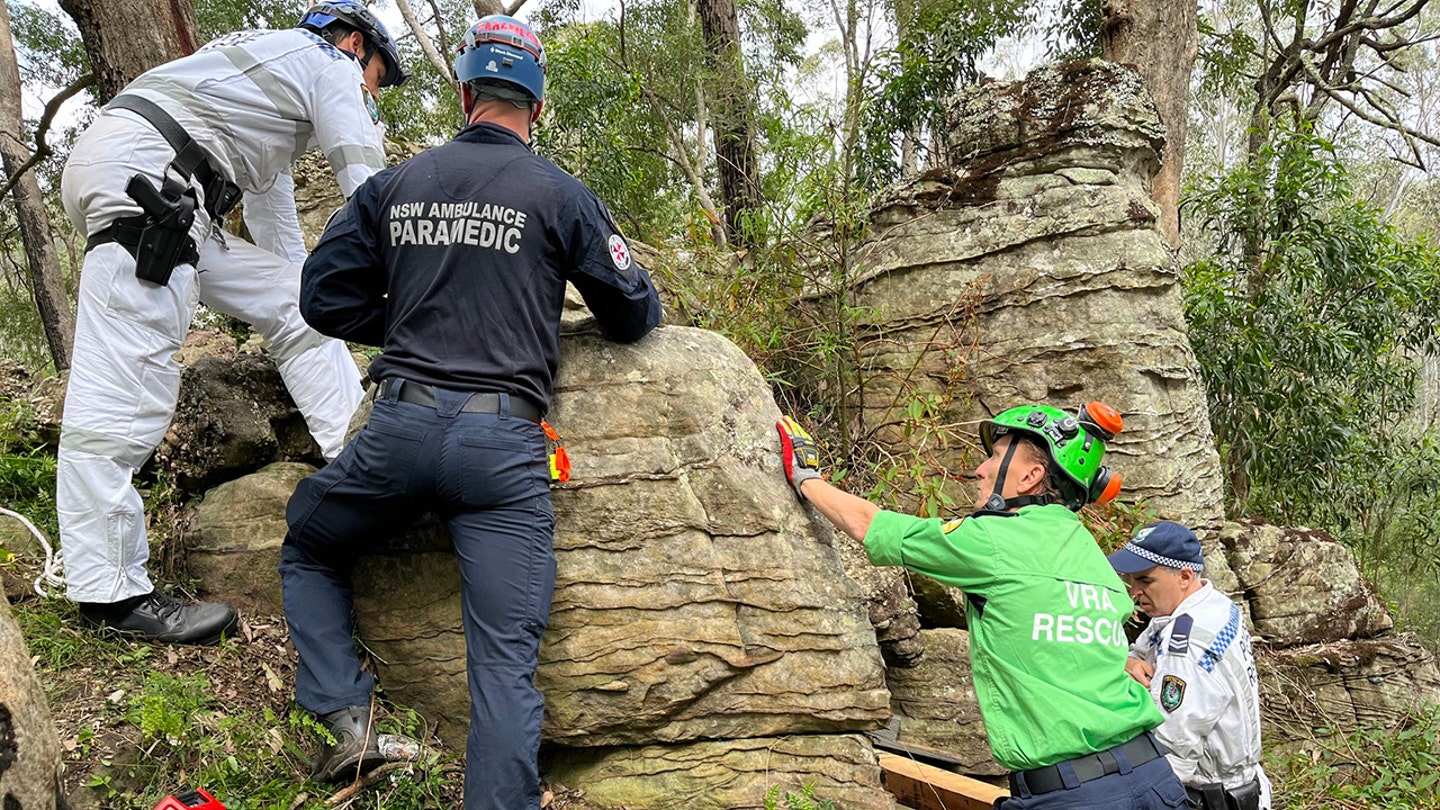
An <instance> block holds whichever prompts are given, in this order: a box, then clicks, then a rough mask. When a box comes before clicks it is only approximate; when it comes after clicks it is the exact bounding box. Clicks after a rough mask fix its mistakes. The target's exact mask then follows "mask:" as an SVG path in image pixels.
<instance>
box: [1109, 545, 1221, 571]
mask: <svg viewBox="0 0 1440 810" xmlns="http://www.w3.org/2000/svg"><path fill="white" fill-rule="evenodd" d="M1122 550H1123V551H1128V552H1130V553H1131V554H1134V555H1135V556H1137V557H1142V558H1144V559H1147V560H1149V561H1150V562H1153V563H1155V564H1156V565H1163V566H1165V567H1166V568H1189V569H1190V570H1191V571H1204V570H1205V565H1204V563H1198V562H1190V561H1189V560H1176V559H1172V558H1170V557H1165V556H1161V555H1159V554H1156V553H1155V552H1153V551H1151V550H1150V549H1148V548H1141V547H1140V546H1137V545H1135V544H1134V543H1126V544H1125V548H1124V549H1122Z"/></svg>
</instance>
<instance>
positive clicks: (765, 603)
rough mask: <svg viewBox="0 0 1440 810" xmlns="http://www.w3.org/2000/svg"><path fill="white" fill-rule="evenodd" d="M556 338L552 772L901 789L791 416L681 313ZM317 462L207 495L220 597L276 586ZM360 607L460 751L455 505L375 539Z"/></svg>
mask: <svg viewBox="0 0 1440 810" xmlns="http://www.w3.org/2000/svg"><path fill="white" fill-rule="evenodd" d="M562 357H563V360H562V363H561V368H560V376H559V379H558V381H557V387H556V396H555V404H554V407H553V408H552V410H551V413H550V415H549V417H548V418H549V420H550V421H551V423H552V424H553V425H554V426H555V427H556V428H557V430H559V431H560V433H561V434H562V436H563V438H564V441H565V444H566V448H567V450H568V451H569V453H570V456H571V458H572V460H573V463H574V470H573V478H572V480H571V482H570V483H569V484H568V485H565V486H564V487H562V488H560V489H559V490H557V491H556V492H555V513H556V531H555V549H556V557H557V563H558V579H557V584H556V591H555V598H554V607H553V609H552V612H551V617H550V626H549V630H548V632H547V633H546V635H545V639H544V642H543V644H542V647H541V665H540V671H539V676H538V679H537V682H538V684H539V686H540V688H541V689H542V691H543V692H544V693H545V695H546V701H547V707H546V715H545V723H544V735H545V739H546V740H547V741H549V742H551V743H553V744H555V745H556V747H557V748H556V753H555V754H554V756H553V763H552V764H551V765H550V766H549V768H550V775H551V777H552V778H555V779H558V780H559V781H562V782H564V783H565V784H567V785H569V786H571V787H579V788H583V789H585V790H586V792H587V795H589V796H590V797H591V800H592V801H601V802H609V801H612V800H613V801H614V803H615V805H614V806H620V805H622V804H623V806H625V807H629V808H632V810H641V809H642V808H650V807H657V808H658V807H679V806H685V807H712V806H713V807H715V808H721V807H727V808H728V807H734V808H743V807H757V808H758V807H762V806H763V805H764V798H765V793H766V790H767V789H768V788H769V787H771V786H772V785H778V786H782V787H783V789H784V790H786V791H798V790H799V788H800V787H801V786H802V785H804V784H806V783H813V784H815V785H816V786H817V789H818V790H819V795H821V796H833V797H835V798H836V799H837V800H839V799H843V806H845V807H857V808H889V807H890V806H891V799H890V797H889V794H888V793H886V792H885V791H884V790H883V789H882V788H881V786H880V783H879V767H878V764H877V761H876V759H875V756H874V752H873V750H871V748H870V746H869V743H868V742H867V741H866V740H865V738H864V737H863V736H858V735H857V734H855V732H860V731H865V730H868V729H873V728H877V727H879V726H881V725H883V724H884V722H885V720H886V718H887V717H888V715H889V693H888V692H887V691H886V689H885V684H884V666H883V662H882V660H881V656H880V651H879V647H878V646H877V644H876V640H875V631H874V629H873V628H872V627H871V623H870V619H869V614H870V609H871V605H869V604H868V603H867V602H866V600H865V597H864V594H863V593H862V591H861V590H860V588H859V587H857V585H856V584H855V583H854V582H853V581H852V580H850V579H849V578H847V577H846V576H845V574H844V570H843V567H842V562H841V558H840V555H839V553H838V552H837V550H836V548H835V547H834V545H833V543H834V539H833V533H832V532H831V531H830V530H829V529H828V528H827V527H825V526H824V525H822V524H820V523H817V522H815V521H814V520H813V519H812V516H811V515H809V514H807V513H806V511H805V510H804V509H803V508H802V507H801V505H800V504H799V502H798V501H797V500H796V499H795V497H794V494H793V493H792V492H791V491H790V489H789V487H788V486H786V485H785V482H784V475H783V473H782V472H781V470H780V467H779V454H778V449H779V445H778V440H777V438H776V434H775V428H774V423H775V421H776V419H778V418H779V415H780V414H779V412H778V410H777V409H776V407H775V404H774V401H773V399H772V397H771V393H770V390H769V388H768V386H766V385H765V383H764V381H763V379H762V378H761V377H760V374H759V372H758V370H757V369H756V368H755V366H754V364H753V363H751V362H750V360H749V359H748V358H746V357H745V356H744V355H743V354H742V353H741V352H740V350H739V349H738V348H736V347H735V346H734V344H732V343H730V342H729V341H727V340H725V339H724V338H721V337H719V336H718V335H715V334H714V333H709V332H704V331H701V330H696V329H688V328H678V327H665V328H662V329H660V330H657V331H656V332H655V333H654V334H652V335H651V336H649V337H647V338H646V339H645V340H644V341H642V342H640V343H638V344H634V345H628V346H620V345H616V344H612V343H608V342H606V341H604V340H603V339H601V338H599V337H598V336H595V335H591V334H570V335H566V336H565V337H564V338H563V351H562ZM306 469H307V468H305V467H304V466H303V465H293V464H275V465H271V466H269V467H267V468H266V469H264V470H262V471H261V472H259V473H256V474H253V475H250V476H246V477H244V478H241V479H239V480H236V481H232V482H230V483H227V484H225V485H223V486H221V487H218V488H216V489H213V490H211V492H210V493H209V494H208V495H207V496H206V498H205V501H204V502H202V503H201V505H200V506H199V507H198V508H197V509H196V511H195V514H194V519H193V521H192V529H191V535H192V537H193V538H194V541H193V542H192V547H191V551H190V560H191V565H192V568H193V567H195V566H197V565H198V566H200V568H201V570H205V571H206V572H207V574H206V576H205V581H206V583H207V588H206V592H207V594H208V595H210V596H213V597H215V598H224V599H229V600H234V601H236V602H239V603H241V604H243V605H246V606H253V607H254V608H255V609H259V610H262V611H263V610H265V608H266V606H267V605H270V604H273V603H272V602H271V601H270V600H272V599H273V598H274V596H273V594H274V585H275V583H276V580H275V579H274V573H273V572H274V568H273V560H274V559H275V556H276V553H277V552H276V549H277V548H278V544H279V542H280V540H281V539H283V536H284V523H283V515H284V511H283V508H284V499H283V498H282V497H281V496H282V495H283V494H284V493H285V492H286V491H287V490H288V489H290V488H293V485H294V481H295V480H298V477H300V476H302V475H303V474H304V472H305V471H306ZM847 542H849V541H847ZM241 569H245V570H251V571H259V572H260V574H261V576H258V577H247V576H245V575H244V570H241ZM227 571H228V572H229V573H227ZM355 606H356V613H357V616H358V618H359V633H360V635H361V637H362V638H363V640H364V642H365V644H366V645H367V647H368V648H369V649H370V650H372V651H373V652H374V653H375V656H376V659H377V661H378V662H379V664H378V666H379V669H380V679H381V683H382V684H383V686H384V688H385V690H386V693H387V694H388V695H389V696H390V697H391V698H393V699H395V700H396V701H398V702H400V703H402V704H405V705H408V706H412V707H414V708H416V709H418V710H420V711H421V712H422V713H423V714H424V715H425V716H426V717H428V718H431V719H433V720H436V721H438V722H439V723H440V733H441V735H442V737H443V738H445V739H446V740H448V741H449V742H451V743H452V744H454V745H456V746H457V747H461V748H463V745H464V739H465V733H466V730H467V723H468V706H469V693H468V691H467V686H466V675H465V640H464V637H463V635H462V633H461V620H460V581H459V574H458V570H457V568H456V564H455V560H454V555H453V552H452V551H451V550H450V541H449V537H448V535H447V534H446V533H445V531H444V529H443V528H442V527H441V526H440V524H439V523H438V522H436V521H433V520H430V521H426V522H424V523H422V524H421V525H419V526H417V527H416V528H415V529H414V530H413V531H412V532H410V533H409V534H408V535H407V536H406V537H404V538H396V539H395V542H394V544H393V545H391V546H390V547H389V548H388V549H387V550H386V551H385V552H382V553H380V554H377V555H375V556H372V557H367V558H365V559H363V560H362V561H361V563H360V565H359V567H358V569H357V571H356V574H355ZM912 635H913V634H912ZM824 786H831V787H833V790H829V789H828V788H826V787H824ZM827 791H828V792H827ZM603 797H611V798H610V799H606V798H603ZM676 797H692V798H694V802H693V803H687V804H676V803H675V802H676V801H678V799H677V798H676ZM698 797H705V798H703V799H702V798H698ZM707 802H708V804H707Z"/></svg>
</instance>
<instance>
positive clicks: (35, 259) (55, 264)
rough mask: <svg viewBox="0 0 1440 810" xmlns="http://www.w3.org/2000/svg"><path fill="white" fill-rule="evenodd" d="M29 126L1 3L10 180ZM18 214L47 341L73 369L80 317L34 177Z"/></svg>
mask: <svg viewBox="0 0 1440 810" xmlns="http://www.w3.org/2000/svg"><path fill="white" fill-rule="evenodd" d="M24 135H25V123H24V118H23V117H22V114H21V110H20V69H19V66H18V65H17V64H16V62H15V48H14V45H13V40H12V39H11V35H10V12H9V10H8V9H7V8H6V6H5V4H4V3H3V2H0V158H3V160H0V164H3V166H4V167H5V175H6V177H11V176H13V175H14V174H15V173H16V172H17V171H19V169H20V166H21V164H23V163H24V162H25V159H26V158H27V157H29V155H30V147H29V145H28V144H27V143H26V140H25V137H24ZM12 193H13V194H14V195H15V215H16V218H17V219H18V220H19V222H20V237H21V240H22V241H23V242H24V243H25V258H26V259H27V260H28V263H29V266H30V289H31V291H32V293H33V294H34V295H35V306H36V307H38V308H39V310H40V322H41V323H43V324H44V326H45V342H46V344H48V345H49V347H50V358H51V359H52V360H53V361H54V362H55V370H56V371H63V370H64V369H67V368H69V367H70V346H71V344H72V343H73V342H74V341H75V315H74V313H72V312H71V311H70V302H69V301H68V300H67V299H66V298H65V288H64V285H63V284H62V283H61V280H60V261H59V259H58V258H57V257H56V253H55V243H54V241H52V239H51V235H50V215H49V214H48V213H46V209H45V199H44V198H43V197H42V196H41V194H40V184H39V183H38V182H37V181H36V180H35V173H34V172H26V173H25V175H24V176H23V177H21V178H20V179H19V180H17V181H16V183H15V187H14V188H13V189H12Z"/></svg>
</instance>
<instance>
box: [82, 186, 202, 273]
mask: <svg viewBox="0 0 1440 810" xmlns="http://www.w3.org/2000/svg"><path fill="white" fill-rule="evenodd" d="M125 193H126V194H129V195H130V197H131V198H132V199H134V200H135V203H136V204H137V205H139V206H140V210H141V211H144V212H145V213H143V214H140V215H138V216H133V217H124V218H121V219H117V220H115V222H114V223H113V224H112V225H111V226H110V227H108V228H106V229H105V230H103V231H101V232H99V233H97V234H95V235H94V236H91V237H90V238H89V240H87V241H86V244H85V249H86V250H90V249H92V248H94V247H95V246H96V245H103V244H105V243H106V242H118V243H119V244H120V245H122V246H123V247H124V248H125V249H126V250H128V251H130V255H131V256H134V257H135V277H136V278H138V279H140V280H142V281H148V282H150V283H151V284H158V285H160V286H162V287H163V286H165V285H166V284H168V283H170V274H171V273H173V272H174V271H175V268H176V267H179V266H180V265H182V264H195V263H196V262H197V261H199V260H200V251H199V250H197V249H196V247H195V240H193V239H191V238H190V227H191V226H192V225H194V224H195V206H196V198H195V191H194V190H193V189H191V188H190V187H189V185H187V184H185V183H181V182H178V181H176V180H174V179H172V178H170V177H168V176H167V177H166V178H165V181H164V183H162V184H161V186H160V188H159V189H156V188H155V184H154V183H153V182H151V180H150V178H148V177H146V176H145V175H143V174H137V175H135V176H134V177H131V178H130V182H129V184H127V185H126V186H125Z"/></svg>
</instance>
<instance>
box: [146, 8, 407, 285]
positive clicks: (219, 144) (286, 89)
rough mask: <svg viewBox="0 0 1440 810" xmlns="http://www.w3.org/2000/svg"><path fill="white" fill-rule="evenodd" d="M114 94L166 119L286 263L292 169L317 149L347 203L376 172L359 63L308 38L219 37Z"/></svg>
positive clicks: (298, 254) (374, 111) (296, 253)
mask: <svg viewBox="0 0 1440 810" xmlns="http://www.w3.org/2000/svg"><path fill="white" fill-rule="evenodd" d="M122 92H123V93H128V94H135V95H140V96H144V97H145V98H148V99H150V100H151V101H153V102H155V103H156V104H159V105H160V106H161V107H162V108H164V110H165V111H166V112H168V113H169V114H170V115H171V116H172V117H174V118H175V120H176V121H177V122H178V123H179V124H180V126H182V127H184V129H185V131H186V132H187V133H189V135H190V137H192V138H194V139H195V141H196V142H197V143H199V144H200V147H201V148H202V149H204V150H205V152H206V154H207V155H208V156H209V158H210V162H211V164H212V165H213V166H214V167H215V168H216V169H218V170H220V171H221V172H222V173H224V174H225V175H226V176H227V177H228V178H229V179H230V180H231V181H233V182H234V183H235V184H236V185H237V186H239V187H240V188H241V190H243V191H244V192H245V222H246V224H247V225H248V226H249V227H250V230H251V233H252V234H253V235H254V236H255V241H256V244H258V245H260V246H261V247H263V248H266V249H267V250H270V251H271V252H273V253H277V254H279V255H281V256H284V257H286V258H289V259H291V260H292V261H297V262H298V261H304V258H305V251H304V244H303V242H302V241H301V236H300V226H299V222H298V219H297V218H296V215H295V201H294V197H293V189H294V182H293V180H292V178H291V175H290V166H291V164H292V163H294V161H295V159H296V158H298V157H300V155H301V154H303V153H304V152H305V150H306V149H308V148H310V147H312V146H318V147H319V148H320V150H321V151H322V152H324V154H325V157H326V158H327V159H328V160H329V161H330V166H331V168H332V169H334V171H335V179H336V180H337V181H338V182H339V185H340V190H341V192H343V193H344V194H345V196H346V197H349V196H350V195H351V194H352V193H353V192H354V191H355V189H356V188H358V187H359V185H360V184H361V183H363V182H365V180H366V179H367V178H369V177H370V175H372V174H374V173H376V172H378V171H380V170H381V169H383V168H385V149H384V128H383V127H382V126H381V125H380V114H379V110H378V108H377V107H376V106H375V99H374V97H373V96H371V95H370V91H369V90H368V89H367V88H366V87H365V76H364V73H363V71H362V70H361V68H360V64H359V62H357V61H356V60H355V59H353V58H351V57H350V56H349V55H348V54H346V53H345V52H343V51H341V50H339V49H338V48H336V47H334V46H333V45H330V44H329V43H327V42H325V41H324V40H323V39H321V38H320V37H319V36H317V35H315V34H314V33H312V32H310V31H306V30H303V29H298V28H292V29H288V30H280V31H237V32H235V33H232V34H226V35H224V36H221V37H218V38H217V39H215V40H213V41H212V42H210V43H208V44H206V45H205V46H204V47H202V48H201V49H200V50H198V51H196V52H195V53H193V54H190V55H189V56H185V57H182V58H180V59H176V60H174V61H172V62H167V63H165V64H163V65H160V66H159V67H156V68H154V69H152V70H149V71H147V72H145V73H144V74H142V75H140V76H139V77H138V78H136V79H135V81H133V82H131V83H130V84H129V85H127V86H126V87H125V89H124V90H123V91H122ZM277 181H278V182H277Z"/></svg>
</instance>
